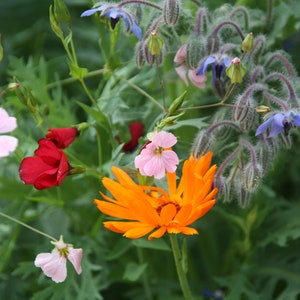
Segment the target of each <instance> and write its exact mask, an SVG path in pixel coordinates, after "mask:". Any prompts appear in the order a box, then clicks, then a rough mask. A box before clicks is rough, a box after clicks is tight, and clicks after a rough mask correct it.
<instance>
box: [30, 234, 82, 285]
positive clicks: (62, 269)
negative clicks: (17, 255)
mask: <svg viewBox="0 0 300 300" xmlns="http://www.w3.org/2000/svg"><path fill="white" fill-rule="evenodd" d="M51 243H53V244H54V245H55V248H54V249H53V251H52V252H51V253H40V254H38V255H37V257H36V258H35V261H34V265H35V266H36V267H40V268H41V269H42V271H43V272H44V273H45V275H46V276H48V277H51V279H52V280H53V281H55V282H56V283H58V282H63V281H64V280H65V279H66V277H67V259H68V260H69V261H70V262H71V263H72V265H73V267H74V268H75V271H76V272H77V274H78V275H79V274H81V272H82V269H81V265H80V264H81V259H82V249H81V248H79V249H74V248H73V246H72V245H70V244H65V243H64V241H63V238H62V236H61V237H60V239H59V241H57V242H51Z"/></svg>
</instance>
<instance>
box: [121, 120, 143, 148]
mask: <svg viewBox="0 0 300 300" xmlns="http://www.w3.org/2000/svg"><path fill="white" fill-rule="evenodd" d="M129 130H130V135H131V140H130V141H129V142H127V143H126V144H124V146H123V148H122V149H123V151H125V152H132V151H133V150H134V149H135V147H136V146H137V145H138V142H139V138H140V137H141V136H142V135H143V131H144V125H143V124H142V123H141V122H134V123H131V124H130V126H129Z"/></svg>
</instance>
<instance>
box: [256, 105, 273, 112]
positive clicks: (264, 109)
mask: <svg viewBox="0 0 300 300" xmlns="http://www.w3.org/2000/svg"><path fill="white" fill-rule="evenodd" d="M255 110H256V112H257V113H259V114H265V113H268V112H270V111H271V109H270V107H269V106H266V105H259V106H256V107H255Z"/></svg>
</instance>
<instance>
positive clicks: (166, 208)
mask: <svg viewBox="0 0 300 300" xmlns="http://www.w3.org/2000/svg"><path fill="white" fill-rule="evenodd" d="M211 159H212V152H209V153H207V154H205V155H204V156H202V157H201V158H199V159H196V158H194V157H193V156H190V158H189V159H188V160H186V161H185V162H184V165H183V170H182V177H181V180H180V182H179V185H178V186H176V173H175V172H174V173H169V172H167V180H168V190H169V191H168V193H167V192H166V191H164V190H163V189H161V188H158V187H153V186H142V185H138V184H136V183H135V182H134V181H133V180H132V179H131V178H130V177H129V176H128V175H127V174H126V173H125V172H124V171H123V170H121V169H119V168H117V167H112V171H113V173H114V175H115V177H116V178H117V180H118V181H114V180H112V179H110V178H107V177H105V178H103V181H102V182H103V185H104V186H105V188H106V189H107V190H108V191H110V193H111V195H112V197H113V198H110V197H108V196H106V195H104V194H103V193H100V194H101V196H102V197H103V200H97V199H95V200H94V202H95V204H96V205H97V207H98V209H99V210H100V211H101V212H103V213H104V214H107V215H109V216H112V217H116V218H119V219H123V220H126V221H118V220H116V221H107V222H104V226H105V227H106V228H107V229H109V230H111V231H114V232H118V233H123V235H124V236H125V237H127V238H132V239H135V238H139V237H142V236H144V235H146V234H148V233H150V232H152V233H151V234H150V235H149V237H148V239H149V240H151V239H152V238H160V237H162V236H163V235H164V234H165V233H166V232H168V233H173V234H177V233H183V234H188V235H192V234H198V231H197V230H196V229H194V228H192V227H188V226H189V225H190V224H192V223H193V222H195V221H196V220H198V219H199V218H201V217H202V216H204V215H205V214H206V213H207V212H208V211H209V210H210V209H211V208H212V207H213V206H214V204H215V202H216V200H215V199H214V198H215V196H216V194H217V192H218V190H217V188H214V189H212V182H213V178H214V175H215V172H216V169H217V167H216V165H213V166H210V164H211Z"/></svg>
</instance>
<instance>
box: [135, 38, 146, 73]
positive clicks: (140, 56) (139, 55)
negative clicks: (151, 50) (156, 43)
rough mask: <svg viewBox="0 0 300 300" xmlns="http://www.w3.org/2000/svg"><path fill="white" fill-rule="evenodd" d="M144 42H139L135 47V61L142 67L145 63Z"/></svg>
mask: <svg viewBox="0 0 300 300" xmlns="http://www.w3.org/2000/svg"><path fill="white" fill-rule="evenodd" d="M144 47H145V46H144V42H143V41H141V42H138V43H137V44H136V47H135V63H136V65H137V67H138V68H141V67H142V66H143V65H144V64H145V61H146V60H145V50H144Z"/></svg>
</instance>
